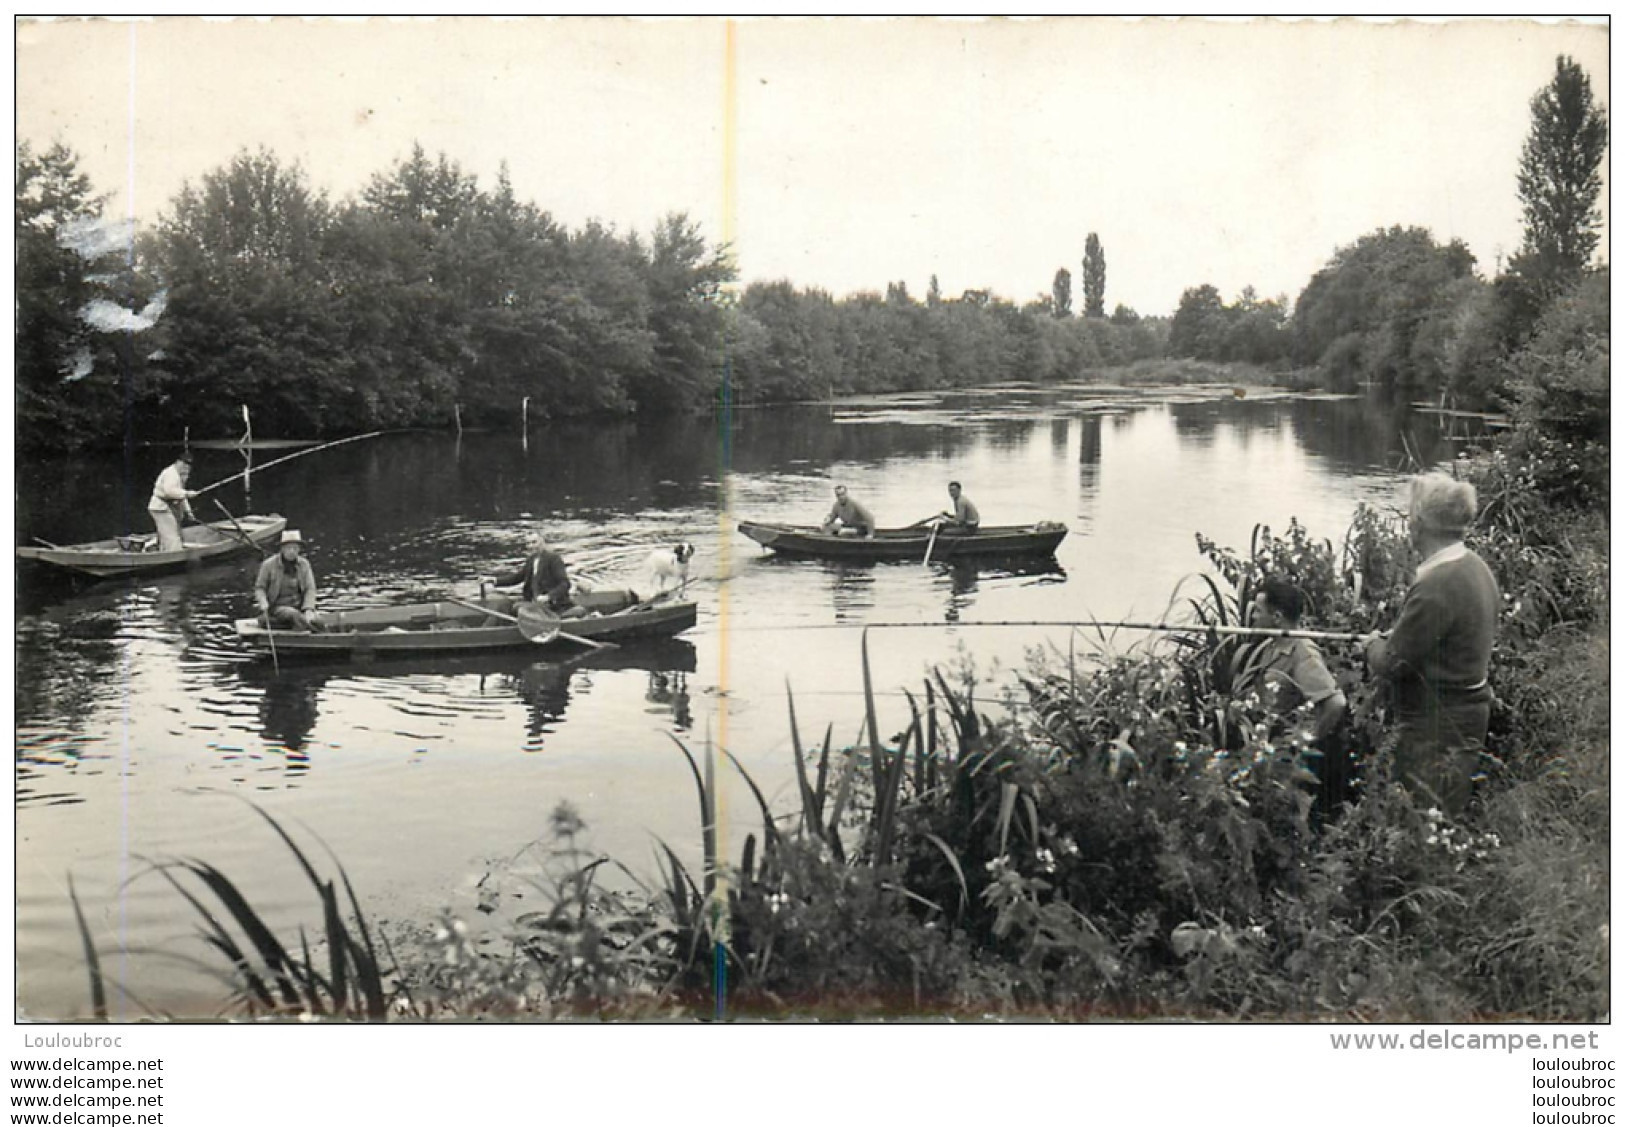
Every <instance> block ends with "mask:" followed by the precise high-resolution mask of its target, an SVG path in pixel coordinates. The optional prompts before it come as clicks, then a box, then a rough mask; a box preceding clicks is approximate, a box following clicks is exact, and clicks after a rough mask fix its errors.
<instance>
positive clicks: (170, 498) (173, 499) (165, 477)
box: [147, 462, 186, 513]
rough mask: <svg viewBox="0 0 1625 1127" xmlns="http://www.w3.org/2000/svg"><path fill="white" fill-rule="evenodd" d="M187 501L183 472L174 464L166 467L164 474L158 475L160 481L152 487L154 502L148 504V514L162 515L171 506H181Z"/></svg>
mask: <svg viewBox="0 0 1625 1127" xmlns="http://www.w3.org/2000/svg"><path fill="white" fill-rule="evenodd" d="M185 500H186V483H185V482H184V481H182V480H181V471H180V470H178V469H176V468H175V465H174V463H173V462H172V463H170V464H169V465H167V466H165V467H164V472H163V473H161V474H159V475H158V480H157V481H156V482H154V483H153V486H152V500H150V501H148V502H147V512H149V513H161V512H163V511H164V510H165V509H167V508H169V507H170V506H171V505H179V504H180V503H181V502H183V501H185Z"/></svg>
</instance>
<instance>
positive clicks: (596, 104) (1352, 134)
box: [16, 18, 1608, 313]
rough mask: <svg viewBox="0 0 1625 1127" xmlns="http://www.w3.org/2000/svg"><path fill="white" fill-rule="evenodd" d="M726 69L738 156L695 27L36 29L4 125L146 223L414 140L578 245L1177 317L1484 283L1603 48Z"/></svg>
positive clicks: (1567, 44)
mask: <svg viewBox="0 0 1625 1127" xmlns="http://www.w3.org/2000/svg"><path fill="white" fill-rule="evenodd" d="M733 46H734V54H733V61H734V71H733V74H734V80H735V81H734V83H733V85H732V89H733V90H735V91H736V94H735V102H734V105H735V106H736V117H734V118H733V121H734V128H733V133H732V141H733V143H732V145H731V146H730V145H729V144H728V140H729V120H730V119H729V115H728V113H727V109H728V100H727V92H728V90H729V89H730V84H729V81H728V58H729V52H728V25H726V24H725V23H724V22H722V21H718V20H687V21H663V22H639V21H629V20H616V19H592V20H572V21H566V22H546V21H541V20H508V21H492V20H486V19H462V20H439V21H407V22H400V21H394V22H391V21H385V20H378V19H374V20H371V21H350V22H333V21H303V20H297V19H291V18H289V19H278V20H274V21H269V22H267V21H249V20H237V21H233V22H202V21H198V20H189V19H167V20H160V21H156V22H143V23H107V22H88V23H87V22H57V23H50V24H39V23H32V24H26V25H20V26H19V29H18V33H17V84H16V88H17V128H18V136H19V138H20V139H22V140H26V141H29V142H32V143H34V144H35V145H38V146H44V145H48V144H50V143H51V142H52V141H55V140H61V141H64V142H66V143H67V144H68V145H69V146H71V147H72V148H73V149H74V150H75V151H77V152H78V154H79V155H80V157H81V158H82V167H83V169H84V171H86V172H87V173H88V174H89V175H90V176H91V178H92V180H93V181H94V183H95V185H96V188H97V189H98V190H99V191H103V192H106V193H108V194H109V195H110V202H109V213H110V214H115V215H122V214H125V213H131V212H133V214H134V215H136V216H137V217H138V218H140V219H141V220H143V221H150V220H151V219H152V218H154V217H155V216H156V215H157V214H158V213H159V212H160V211H161V210H163V209H164V208H165V207H167V206H168V203H169V201H170V199H171V198H172V197H173V195H174V193H175V192H176V190H177V189H179V188H180V186H181V184H182V183H183V182H185V181H188V180H192V181H196V180H198V179H199V178H200V177H201V176H203V175H204V174H206V173H208V172H209V171H211V170H214V169H216V168H219V167H220V166H221V165H223V164H225V163H226V162H227V161H228V160H229V159H230V158H231V156H232V155H233V154H234V153H235V152H236V151H238V150H239V149H242V148H245V147H247V148H256V147H259V146H265V147H267V148H269V149H271V150H272V151H273V152H275V153H276V154H277V155H278V156H279V157H281V158H283V159H284V160H286V161H289V162H293V161H298V162H299V163H300V164H302V166H303V167H304V169H305V171H306V173H307V174H308V176H309V177H310V179H311V181H312V182H313V183H314V184H315V185H316V186H317V187H319V188H322V189H324V190H326V191H328V192H329V193H330V194H331V195H332V196H334V197H335V198H342V197H344V196H346V195H349V194H352V193H354V192H355V191H356V190H357V189H358V188H360V186H361V185H363V184H364V183H365V182H366V180H367V179H368V178H369V177H371V176H372V175H373V174H374V173H377V172H380V171H384V170H386V169H387V168H389V167H390V166H391V165H392V164H393V163H394V162H396V161H398V160H399V159H401V158H402V157H404V156H405V155H407V153H409V151H410V149H411V146H412V143H413V142H414V141H417V142H419V143H421V144H422V145H423V146H424V148H425V149H427V150H428V151H429V152H430V153H431V154H434V153H439V152H444V153H445V154H446V155H448V156H450V157H451V158H453V159H455V160H456V161H457V162H459V163H460V164H461V165H462V166H463V167H464V169H465V170H466V171H468V172H471V173H474V174H475V175H477V176H478V178H479V180H480V183H481V184H482V185H484V186H490V185H491V184H492V183H493V182H494V179H495V175H496V172H497V169H498V167H499V166H500V164H501V162H503V161H506V162H507V163H508V166H509V169H510V174H511V176H512V180H513V184H514V188H515V190H516V192H517V193H518V194H519V195H520V196H521V197H523V198H526V199H529V200H532V201H534V202H535V203H536V204H538V205H539V206H541V207H542V208H544V209H546V210H548V211H549V212H551V213H552V214H553V215H554V217H555V218H556V219H558V220H560V221H562V222H564V223H567V224H568V225H570V226H571V227H579V226H580V225H581V224H582V223H583V222H584V221H585V220H587V219H589V218H593V217H596V218H599V219H602V220H605V221H607V222H611V223H614V224H615V225H616V226H617V227H619V228H621V229H623V230H625V229H628V228H633V229H637V230H639V231H647V230H648V229H649V228H650V227H651V226H652V225H653V223H654V222H655V220H656V219H658V218H659V217H660V216H661V215H663V214H665V213H666V212H668V211H678V210H681V211H687V212H688V213H689V214H690V215H692V216H693V217H694V218H696V219H697V220H699V221H700V223H701V225H702V227H703V229H704V231H705V232H706V234H707V235H708V237H710V238H711V239H713V240H717V241H720V240H721V239H722V238H723V237H724V236H725V235H730V234H731V237H732V239H733V243H734V246H735V250H736V255H737V259H738V262H739V266H740V271H741V275H742V279H743V280H744V281H747V282H748V281H753V280H758V279H770V278H789V279H790V280H791V281H793V282H795V283H796V284H798V285H803V286H811V285H816V286H822V287H824V288H826V289H829V290H831V291H832V292H834V293H836V294H838V295H840V294H846V293H850V292H852V291H855V290H859V289H872V290H884V288H885V286H886V283H887V282H888V281H895V280H902V281H905V282H906V283H907V284H908V286H909V288H910V290H911V291H912V292H913V293H914V294H915V295H916V296H920V295H923V293H924V292H925V289H926V286H927V284H928V282H929V279H930V277H931V275H932V274H936V275H937V276H938V278H939V279H940V284H941V287H942V289H943V291H944V292H945V293H948V294H951V295H957V294H958V293H960V292H961V291H962V290H964V289H966V288H972V287H991V288H992V289H993V290H994V291H996V292H997V293H999V294H1000V295H1002V296H1005V297H1008V298H1012V299H1015V300H1017V301H1024V300H1027V299H1029V298H1031V297H1034V296H1036V295H1037V294H1039V293H1041V292H1048V291H1049V288H1050V284H1051V281H1052V280H1053V278H1054V276H1055V271H1056V270H1057V269H1058V268H1060V267H1066V268H1067V269H1069V270H1070V271H1071V272H1072V275H1073V277H1074V279H1075V280H1076V279H1079V278H1080V276H1081V267H1080V260H1081V259H1082V256H1083V249H1084V240H1085V237H1086V236H1087V235H1088V233H1089V232H1091V231H1094V232H1097V233H1098V234H1099V236H1100V239H1101V242H1102V244H1103V246H1104V248H1105V252H1106V260H1107V279H1106V304H1107V308H1108V309H1110V308H1112V307H1113V306H1115V305H1116V304H1117V303H1119V302H1122V303H1124V304H1127V305H1129V306H1132V307H1134V308H1136V309H1138V310H1140V311H1141V312H1142V313H1169V312H1172V310H1173V308H1174V307H1175V305H1176V304H1177V303H1178V300H1179V295H1180V293H1181V291H1183V290H1184V289H1185V288H1187V287H1189V286H1193V285H1199V284H1201V283H1204V282H1208V283H1212V284H1213V285H1216V286H1217V287H1218V288H1219V289H1220V291H1221V292H1222V293H1223V294H1224V296H1225V298H1226V299H1227V300H1229V299H1232V298H1234V296H1235V295H1236V294H1237V293H1238V292H1239V291H1240V290H1241V288H1242V287H1243V286H1246V285H1252V286H1254V287H1255V288H1256V289H1257V290H1258V291H1259V293H1260V294H1262V295H1265V296H1272V295H1278V294H1286V295H1288V296H1289V297H1291V298H1295V297H1296V296H1297V293H1298V291H1299V290H1300V289H1301V288H1302V287H1303V285H1304V284H1305V283H1306V282H1307V281H1308V280H1309V277H1310V275H1311V274H1313V272H1314V271H1315V270H1316V269H1318V268H1319V267H1320V266H1322V265H1323V264H1324V263H1325V262H1326V260H1327V259H1328V258H1329V256H1330V255H1331V254H1332V252H1333V250H1334V249H1335V248H1336V247H1338V246H1339V245H1343V244H1347V243H1350V242H1352V241H1353V240H1354V239H1356V238H1357V237H1358V236H1360V235H1362V234H1364V233H1367V232H1369V231H1372V230H1374V229H1376V228H1378V227H1383V226H1390V225H1394V224H1405V225H1421V226H1425V227H1428V228H1430V229H1431V230H1432V231H1433V233H1434V235H1435V236H1436V237H1437V238H1439V239H1440V240H1441V241H1445V240H1448V239H1450V238H1461V239H1463V240H1464V241H1466V243H1467V244H1468V246H1469V247H1470V248H1471V249H1472V251H1473V253H1474V254H1476V255H1477V256H1478V261H1479V268H1480V271H1481V272H1483V273H1486V274H1493V272H1494V270H1495V266H1496V262H1497V256H1498V255H1503V256H1504V255H1507V254H1510V253H1511V252H1512V251H1514V250H1515V249H1516V247H1517V244H1518V241H1519V238H1520V211H1519V205H1518V200H1517V196H1516V183H1515V175H1516V169H1517V162H1518V155H1519V151H1520V149H1521V147H1522V144H1523V139H1524V136H1525V134H1526V133H1527V131H1528V126H1529V99H1530V97H1531V96H1532V95H1533V94H1534V93H1535V92H1536V91H1537V90H1538V89H1539V88H1540V87H1541V86H1543V85H1544V84H1546V83H1547V82H1548V81H1550V79H1551V77H1552V73H1553V69H1554V64H1555V61H1556V57H1557V56H1558V55H1559V54H1568V55H1572V56H1573V57H1575V58H1576V59H1577V60H1578V61H1579V63H1580V64H1581V65H1582V66H1583V67H1584V68H1585V70H1586V71H1587V72H1588V73H1589V74H1590V76H1591V81H1592V88H1593V92H1594V94H1595V96H1596V97H1597V99H1598V101H1599V102H1601V103H1603V104H1606V102H1607V97H1608V35H1607V31H1606V29H1605V28H1603V27H1599V26H1597V25H1590V26H1584V25H1574V24H1569V25H1552V24H1536V23H1530V22H1505V21H1463V22H1450V23H1444V24H1437V23H1435V24H1415V23H1407V24H1370V23H1364V24H1362V23H1353V22H1349V21H1337V22H1330V23H1325V22H1323V23H1296V24H1285V23H1278V22H1276V23H1272V22H1251V23H1241V22H1211V21H1197V20H1179V21H1167V20H1156V21H1150V20H1147V21H1133V22H1126V21H1116V20H1082V19H1048V20H1042V21H1031V22H1020V23H1016V22H1007V21H1001V22H991V23H990V22H967V21H940V20H926V19H908V20H895V21H884V22H881V21H857V20H840V21H777V20H764V21H744V22H739V23H736V24H734V25H733ZM730 153H731V155H732V159H733V161H734V164H733V165H732V167H733V168H735V169H736V170H737V176H736V177H735V178H734V183H735V184H736V185H737V193H736V195H734V196H732V197H730V196H729V194H728V192H727V191H726V188H727V185H728V183H729V177H728V175H727V172H728V169H729V167H730V165H729V159H730ZM1605 192H1606V190H1605ZM730 198H731V199H732V200H733V209H732V217H731V220H732V221H731V222H730V217H729V215H728V210H729V200H730ZM1604 205H1605V208H1606V194H1605V201H1604ZM1605 214H1606V211H1605ZM1604 246H1605V247H1606V240H1605V242H1604ZM1078 304H1080V305H1081V300H1080V301H1079V302H1078Z"/></svg>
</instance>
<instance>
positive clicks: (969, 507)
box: [936, 481, 982, 533]
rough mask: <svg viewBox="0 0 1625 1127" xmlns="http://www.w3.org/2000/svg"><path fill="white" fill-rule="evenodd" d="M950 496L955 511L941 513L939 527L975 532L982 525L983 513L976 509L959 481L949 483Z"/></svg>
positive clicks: (945, 529)
mask: <svg viewBox="0 0 1625 1127" xmlns="http://www.w3.org/2000/svg"><path fill="white" fill-rule="evenodd" d="M948 497H949V499H950V500H952V501H953V506H954V507H953V511H952V512H944V513H942V514H940V515H939V516H938V517H937V518H936V519H937V527H938V528H940V529H943V530H944V531H947V532H966V533H969V532H975V531H976V530H977V529H978V528H980V527H981V526H982V514H981V513H979V512H977V511H976V506H975V505H974V504H973V503H972V502H971V499H970V498H969V497H967V496H965V493H964V490H962V489H961V488H960V485H959V482H957V481H950V482H949V483H948Z"/></svg>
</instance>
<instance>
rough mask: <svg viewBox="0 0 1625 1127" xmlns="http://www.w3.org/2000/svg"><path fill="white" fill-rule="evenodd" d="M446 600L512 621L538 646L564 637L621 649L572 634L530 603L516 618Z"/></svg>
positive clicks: (486, 608) (474, 604) (521, 607)
mask: <svg viewBox="0 0 1625 1127" xmlns="http://www.w3.org/2000/svg"><path fill="white" fill-rule="evenodd" d="M446 602H448V603H455V604H456V605H457V606H460V607H463V608H465V609H467V610H477V611H480V612H481V613H482V614H488V615H490V616H491V617H492V618H500V619H502V620H503V621H504V622H511V623H513V624H514V625H515V626H517V627H519V633H521V634H523V635H524V637H525V640H526V641H527V642H534V643H535V644H536V645H538V646H545V645H547V643H549V642H551V641H552V640H553V639H554V638H563V639H565V640H566V641H569V642H579V643H580V644H581V645H583V646H591V647H592V648H593V649H595V650H618V649H620V647H619V646H617V645H616V644H615V643H614V642H600V641H596V640H595V639H592V638H583V637H582V636H581V635H580V634H570V633H567V632H566V631H564V630H561V629H559V620H558V619H557V618H555V617H554V616H552V615H550V614H546V613H545V612H543V611H540V610H538V609H536V608H535V607H534V606H532V605H531V604H530V603H523V604H521V605H520V608H519V617H518V618H515V617H514V616H513V615H511V614H503V613H502V612H501V611H499V610H492V609H491V608H490V607H485V606H481V605H480V604H479V603H470V602H467V601H465V600H463V599H447V600H446ZM527 612H528V613H527Z"/></svg>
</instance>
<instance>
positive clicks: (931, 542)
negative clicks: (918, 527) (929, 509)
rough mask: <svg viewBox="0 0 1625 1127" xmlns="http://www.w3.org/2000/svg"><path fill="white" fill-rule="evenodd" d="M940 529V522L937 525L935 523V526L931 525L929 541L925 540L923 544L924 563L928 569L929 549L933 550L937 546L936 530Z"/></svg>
mask: <svg viewBox="0 0 1625 1127" xmlns="http://www.w3.org/2000/svg"><path fill="white" fill-rule="evenodd" d="M941 527H942V523H941V522H940V521H939V522H938V523H936V524H933V525H932V526H931V539H929V540H927V541H926V542H925V562H926V566H928V567H929V566H930V564H931V549H933V548H935V547H936V546H937V529H939V528H941Z"/></svg>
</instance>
